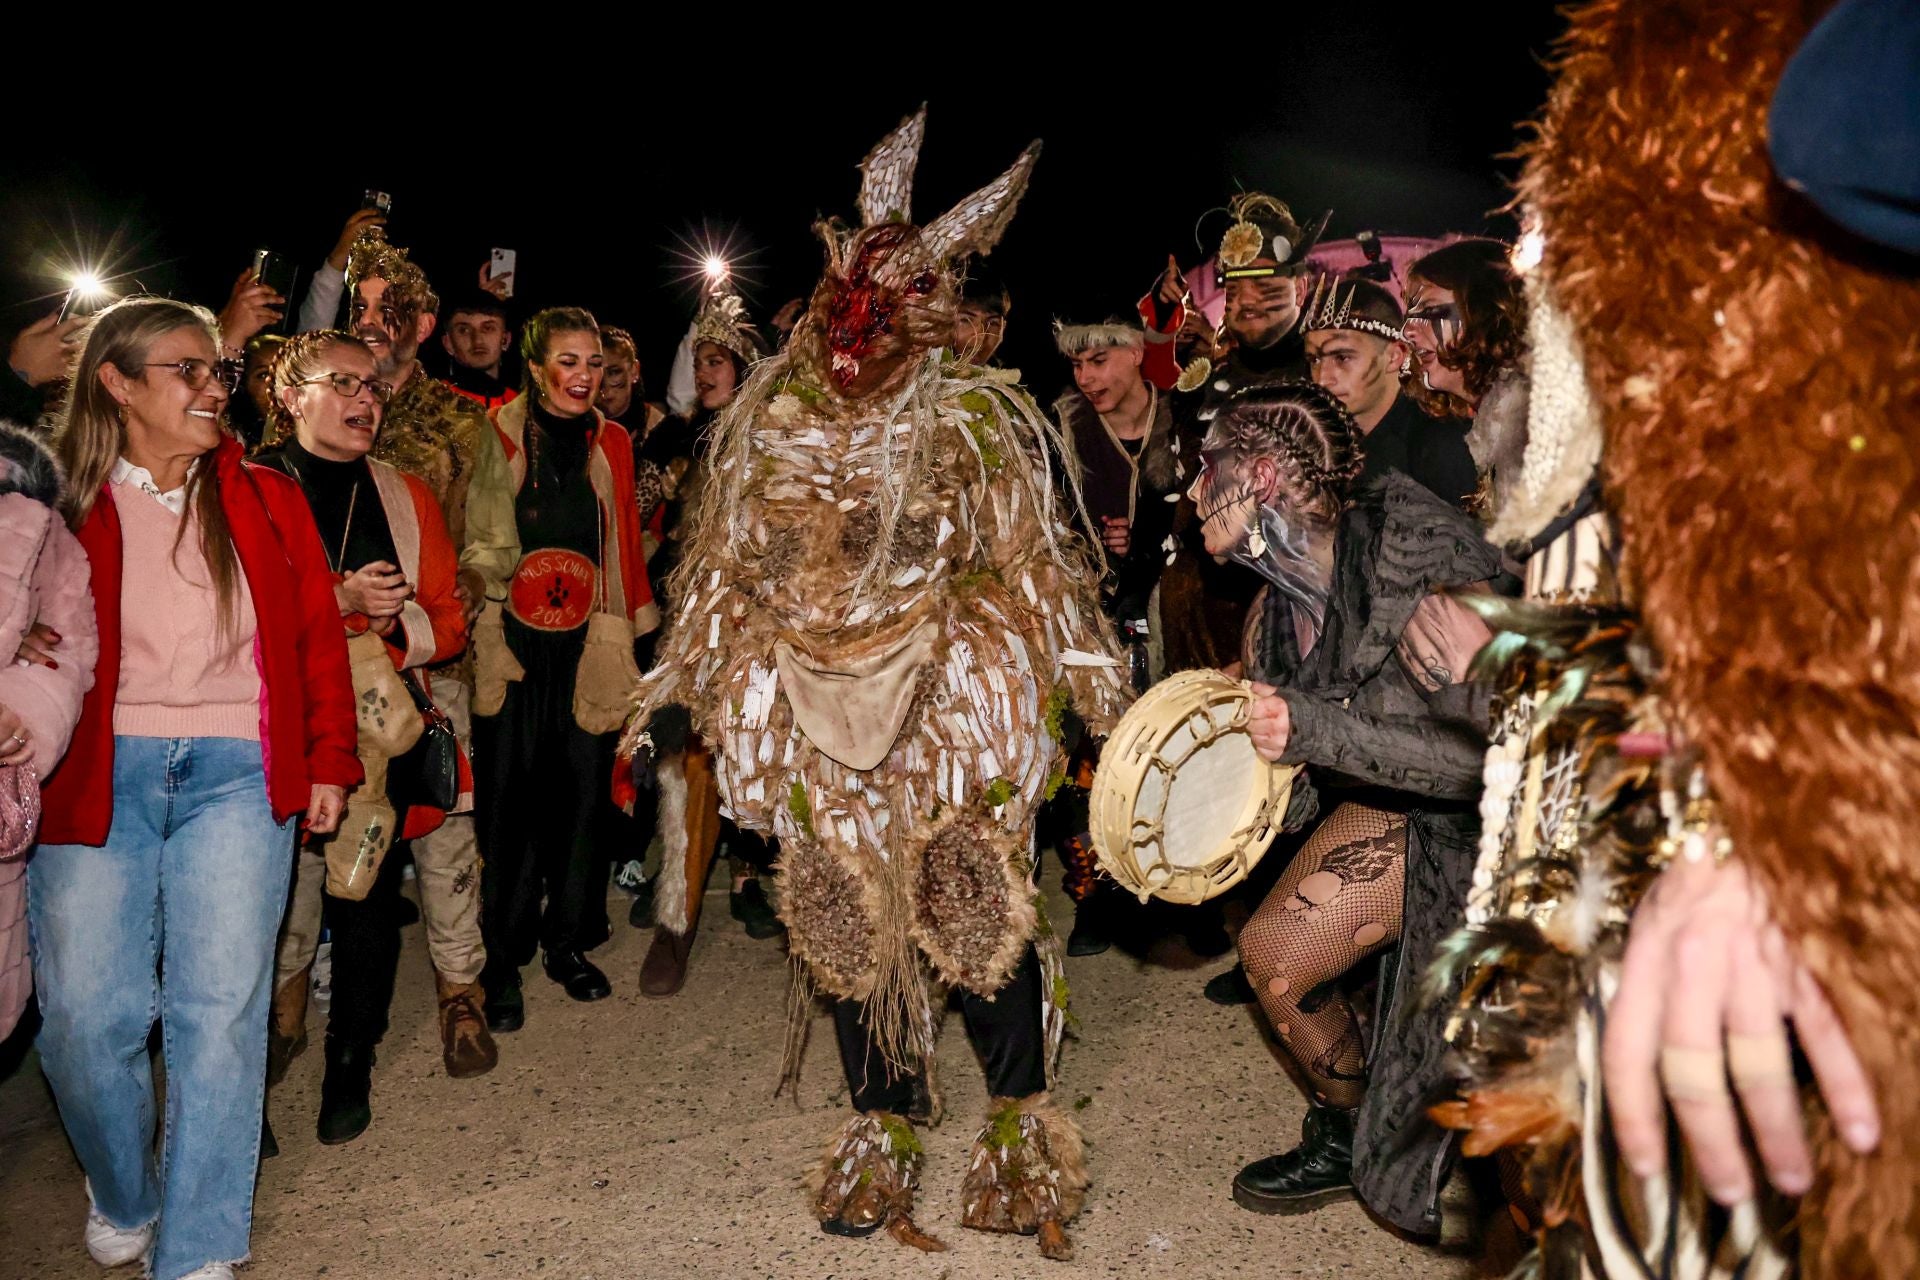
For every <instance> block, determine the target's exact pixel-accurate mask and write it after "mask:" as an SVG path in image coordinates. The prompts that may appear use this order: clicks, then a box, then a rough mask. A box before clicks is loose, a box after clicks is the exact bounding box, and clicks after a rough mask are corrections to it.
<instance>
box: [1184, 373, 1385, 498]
mask: <svg viewBox="0 0 1920 1280" xmlns="http://www.w3.org/2000/svg"><path fill="white" fill-rule="evenodd" d="M1205 447H1206V448H1207V449H1209V450H1222V451H1230V452H1232V453H1234V454H1237V455H1239V456H1240V457H1242V458H1255V457H1265V458H1271V459H1272V460H1273V462H1274V465H1275V467H1276V468H1277V469H1278V471H1279V473H1280V483H1281V487H1282V489H1283V490H1284V491H1285V494H1286V498H1287V501H1288V504H1289V505H1290V506H1292V507H1294V508H1296V509H1299V510H1303V511H1308V512H1311V513H1313V514H1315V515H1318V516H1320V517H1322V518H1324V519H1327V520H1333V519H1335V518H1336V517H1338V516H1339V514H1340V512H1341V511H1342V510H1343V509H1344V508H1345V507H1346V505H1347V496H1348V494H1349V493H1350V491H1351V490H1352V488H1353V482H1354V480H1355V479H1357V478H1358V477H1359V475H1360V467H1361V461H1362V460H1361V454H1360V429H1359V428H1358V427H1356V426H1355V425H1354V422H1353V415H1352V414H1350V413H1348V412H1347V410H1346V408H1345V406H1343V405H1342V404H1341V403H1340V401H1339V400H1338V399H1337V398H1335V397H1334V395H1333V393H1332V392H1330V391H1327V390H1326V389H1325V388H1323V387H1320V386H1316V385H1315V384H1314V383H1311V382H1300V381H1287V382H1281V383H1275V384H1271V385H1267V386H1259V387H1249V388H1247V389H1246V390H1244V391H1240V392H1238V393H1237V394H1235V395H1234V396H1233V397H1232V398H1231V399H1229V400H1228V401H1227V402H1226V403H1225V404H1224V405H1223V406H1221V409H1220V412H1219V414H1218V415H1216V416H1215V418H1214V420H1213V426H1212V428H1211V429H1210V430H1209V431H1208V432H1207V439H1206V445H1205Z"/></svg>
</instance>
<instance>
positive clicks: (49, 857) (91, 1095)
mask: <svg viewBox="0 0 1920 1280" xmlns="http://www.w3.org/2000/svg"><path fill="white" fill-rule="evenodd" d="M297 821H298V819H290V820H288V821H287V822H284V823H281V822H275V821H274V818H273V812H272V810H271V808H270V807H269V806H268V803H267V787H266V778H265V776H264V774H263V772H262V767H261V761H260V744H259V743H257V742H248V741H244V740H242V739H238V738H116V739H114V762H113V828H112V831H111V833H110V834H109V835H108V837H107V843H106V844H105V845H104V846H103V847H101V848H98V849H92V848H88V847H87V846H85V845H43V846H41V848H40V849H39V850H38V851H37V852H36V853H35V854H34V856H33V859H32V861H31V862H30V863H28V871H27V919H28V923H29V927H30V928H31V930H32V938H33V966H34V971H35V973H36V974H37V976H38V986H39V992H40V1009H41V1012H42V1014H43V1015H44V1017H45V1023H44V1025H43V1026H42V1027H41V1030H40V1039H39V1049H40V1062H41V1066H42V1067H43V1068H44V1069H45V1071H46V1073H47V1080H48V1082H49V1083H50V1084H51V1085H52V1086H53V1095H54V1098H55V1100H56V1101H57V1102H58V1103H59V1104H60V1118H61V1120H62V1121H63V1122H64V1123H65V1124H66V1128H67V1136H68V1138H69V1139H71V1140H72V1142H73V1149H74V1151H75V1153H76V1154H77V1155H78V1156H79V1157H80V1165H81V1167H82V1168H83V1169H85V1170H86V1173H87V1179H88V1181H89V1182H90V1183H91V1184H92V1188H93V1200H94V1205H95V1207H96V1209H97V1210H98V1211H99V1212H100V1213H101V1214H102V1215H103V1216H104V1217H105V1218H106V1219H107V1221H108V1222H111V1223H113V1224H114V1225H115V1226H117V1227H122V1228H133V1227H139V1226H142V1225H145V1224H147V1223H151V1222H153V1221H154V1220H155V1219H158V1220H159V1230H158V1233H157V1235H156V1237H155V1241H154V1247H153V1254H152V1257H151V1266H152V1275H153V1277H154V1280H175V1278H176V1277H179V1276H183V1275H186V1274H187V1273H188V1272H191V1271H194V1270H196V1269H198V1268H200V1267H203V1266H206V1265H207V1264H208V1263H210V1262H239V1261H241V1260H243V1259H245V1258H246V1257H247V1254H248V1244H247V1240H248V1235H249V1233H250V1231H251V1229H252V1225H253V1183H254V1175H255V1171H256V1168H257V1166H258V1162H259V1151H260V1109H261V1104H262V1102H263V1099H264V1095H265V1091H266V1074H267V1007H268V1004H269V1002H270V1000H271V999H272V988H273V947H274V935H275V933H276V932H277V931H278V929H279V927H280V915H281V912H282V910H283V909H284V908H285V906H286V898H287V883H288V880H289V878H290V876H291V873H292V868H293V835H294V829H295V824H296V823H297ZM156 1017H158V1018H159V1020H160V1030H161V1039H162V1046H163V1049H162V1051H163V1054H164V1061H165V1063H166V1072H167V1124H166V1134H165V1137H164V1139H163V1141H162V1143H161V1152H160V1157H159V1167H158V1168H157V1169H156V1168H155V1161H154V1154H153V1123H154V1097H153V1075H152V1071H151V1069H150V1065H149V1061H148V1057H147V1037H148V1035H149V1034H150V1032H151V1031H152V1028H153V1022H154V1019H155V1018H156Z"/></svg>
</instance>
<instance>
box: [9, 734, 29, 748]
mask: <svg viewBox="0 0 1920 1280" xmlns="http://www.w3.org/2000/svg"><path fill="white" fill-rule="evenodd" d="M8 741H9V742H17V743H19V744H20V745H21V746H22V747H24V746H26V745H27V740H26V739H25V738H23V737H21V736H20V735H19V734H17V733H16V734H14V735H13V737H11V738H9V739H8Z"/></svg>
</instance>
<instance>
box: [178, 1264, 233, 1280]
mask: <svg viewBox="0 0 1920 1280" xmlns="http://www.w3.org/2000/svg"><path fill="white" fill-rule="evenodd" d="M180 1280H233V1264H232V1263H231V1262H209V1263H208V1264H207V1265H206V1266H204V1267H201V1268H199V1269H198V1270H195V1271H189V1272H187V1274H185V1275H183V1276H181V1277H180Z"/></svg>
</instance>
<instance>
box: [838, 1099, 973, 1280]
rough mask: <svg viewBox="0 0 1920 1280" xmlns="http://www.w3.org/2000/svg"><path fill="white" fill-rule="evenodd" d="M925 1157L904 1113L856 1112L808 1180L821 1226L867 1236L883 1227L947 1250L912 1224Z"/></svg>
mask: <svg viewBox="0 0 1920 1280" xmlns="http://www.w3.org/2000/svg"><path fill="white" fill-rule="evenodd" d="M925 1158H926V1152H925V1150H924V1149H923V1148H922V1147H921V1145H920V1137H919V1135H918V1134H916V1133H914V1131H913V1124H912V1122H911V1121H909V1120H907V1119H906V1118H905V1117H903V1116H896V1115H894V1114H892V1113H891V1112H886V1111H862V1112H860V1113H858V1114H857V1115H855V1116H853V1118H852V1119H850V1120H848V1121H847V1122H846V1123H845V1124H844V1125H842V1126H841V1127H840V1132H838V1133H837V1134H835V1135H834V1136H833V1140H832V1141H831V1142H829V1143H828V1144H827V1151H826V1154H825V1155H824V1156H822V1157H821V1160H820V1164H819V1166H818V1167H817V1168H816V1169H814V1170H813V1172H812V1173H811V1174H810V1175H809V1176H808V1179H807V1185H808V1189H809V1190H810V1191H812V1193H813V1211H814V1214H815V1215H816V1216H818V1217H819V1219H820V1229H821V1230H823V1231H825V1232H827V1233H828V1234H830V1235H837V1236H868V1235H872V1234H873V1233H874V1232H875V1231H878V1230H879V1229H880V1228H881V1227H883V1226H884V1227H886V1228H887V1230H888V1232H889V1233H890V1234H892V1236H893V1238H894V1239H895V1240H898V1241H899V1242H900V1243H901V1244H906V1245H912V1246H913V1247H914V1248H916V1249H921V1250H924V1251H925V1252H927V1253H940V1252H944V1251H945V1249H946V1247H947V1246H946V1245H944V1244H942V1243H941V1242H940V1241H938V1240H936V1239H934V1238H933V1237H932V1236H930V1235H927V1234H925V1233H924V1232H922V1231H921V1230H920V1229H919V1228H918V1227H915V1226H914V1225H913V1189H914V1187H915V1186H917V1185H918V1184H919V1181H920V1165H921V1163H922V1162H923V1161H924V1160H925Z"/></svg>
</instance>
